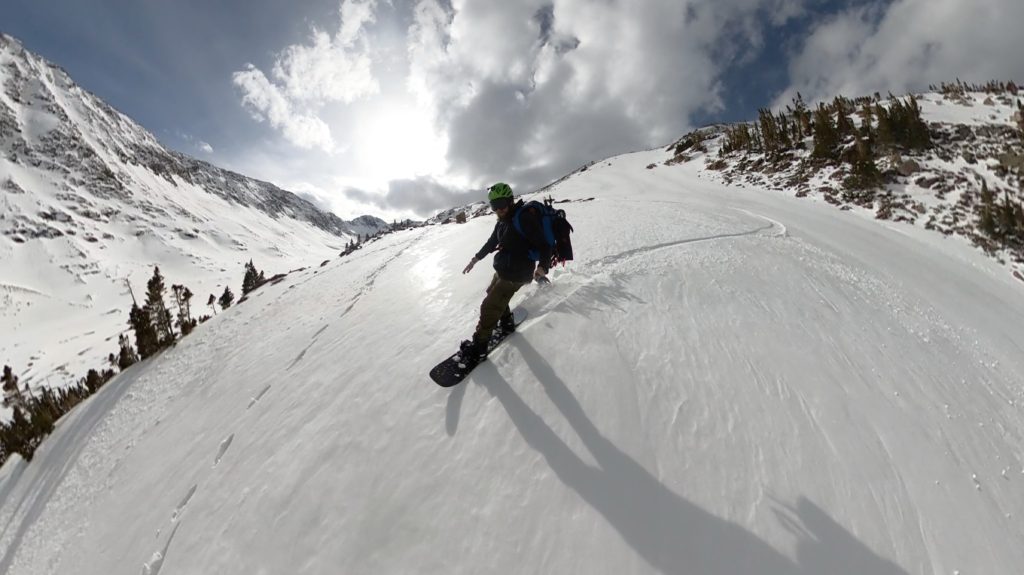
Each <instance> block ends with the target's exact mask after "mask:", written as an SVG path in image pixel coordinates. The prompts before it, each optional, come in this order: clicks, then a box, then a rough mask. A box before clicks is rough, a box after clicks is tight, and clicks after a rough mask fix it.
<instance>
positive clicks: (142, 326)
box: [128, 304, 160, 359]
mask: <svg viewBox="0 0 1024 575" xmlns="http://www.w3.org/2000/svg"><path fill="white" fill-rule="evenodd" d="M128 324H129V325H131V327H132V330H133V331H135V348H136V349H138V351H139V357H140V358H142V359H146V358H148V357H149V356H151V355H153V354H154V353H156V352H157V351H159V350H160V341H159V340H160V338H159V336H158V335H157V331H156V328H155V327H154V326H153V320H152V317H151V316H150V314H149V313H148V312H147V311H146V310H144V309H142V308H140V307H139V306H138V305H137V304H132V310H131V312H129V314H128Z"/></svg>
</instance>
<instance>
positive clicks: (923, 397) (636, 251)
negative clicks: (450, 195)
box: [0, 151, 1024, 575]
mask: <svg viewBox="0 0 1024 575" xmlns="http://www.w3.org/2000/svg"><path fill="white" fill-rule="evenodd" d="M666 158H667V156H666V154H665V153H664V152H662V151H652V152H643V153H637V154H631V155H627V156H622V157H617V158H613V159H611V160H608V161H606V162H601V163H599V164H597V165H595V166H593V167H592V168H590V169H588V170H587V171H585V172H582V173H581V174H578V175H576V176H573V177H572V178H569V179H567V180H565V181H563V182H562V183H560V184H559V185H558V186H557V187H556V188H555V189H554V190H552V193H553V195H554V196H556V197H557V198H558V199H573V200H583V199H585V198H590V197H593V198H594V199H593V200H592V201H575V202H572V203H568V204H564V205H563V207H565V209H566V210H567V211H568V213H569V216H570V220H571V221H572V223H573V224H574V225H575V227H576V234H575V235H574V244H575V246H576V250H577V253H578V259H577V261H576V262H574V263H572V264H571V265H570V266H569V267H567V268H565V269H559V270H556V271H554V272H553V278H554V282H553V284H552V286H550V287H549V288H547V289H539V288H537V287H536V286H530V287H528V288H526V289H524V290H523V292H521V295H518V296H517V298H516V300H515V302H516V303H517V304H518V305H521V306H523V307H525V308H527V309H528V310H529V319H527V321H526V322H525V323H524V324H523V325H522V326H521V328H520V330H519V332H518V333H516V334H515V335H514V336H512V337H511V338H509V339H508V340H507V341H506V343H504V344H502V346H501V347H500V348H499V349H498V350H496V351H495V353H493V354H492V356H491V358H490V360H489V361H488V362H486V363H485V364H483V365H481V366H480V367H478V368H477V369H476V370H475V371H474V372H473V374H472V375H471V376H470V377H469V379H468V380H467V381H466V382H464V383H463V384H461V385H460V386H458V387H456V388H453V389H451V390H445V389H441V388H438V387H436V386H435V385H434V384H433V383H431V382H430V380H429V379H428V378H427V376H426V374H427V372H428V371H429V369H430V367H431V366H432V365H433V364H434V363H436V362H437V361H439V360H440V359H442V358H443V357H444V356H446V355H447V354H448V353H450V352H451V351H452V350H453V349H454V347H455V346H456V345H457V343H458V341H459V340H460V339H462V338H464V337H466V336H467V335H468V334H469V333H470V332H471V331H472V328H473V325H474V323H475V320H476V314H477V306H478V304H479V302H480V299H481V297H482V295H483V288H484V287H485V285H486V283H487V281H488V279H489V272H488V271H487V270H486V269H485V268H484V266H482V265H481V266H477V268H476V269H475V270H474V271H473V272H472V273H471V274H470V275H461V274H460V273H459V272H460V270H461V269H462V268H463V266H464V265H465V264H466V262H467V261H468V260H469V258H470V257H471V255H472V254H473V253H474V252H475V251H476V249H478V248H479V246H480V245H481V244H482V243H483V241H484V240H485V239H486V236H487V234H488V232H489V230H490V226H491V225H492V223H493V220H491V218H479V219H474V220H471V221H470V223H468V224H466V225H447V226H431V227H428V228H423V229H417V230H409V231H404V232H400V233H396V234H392V235H390V236H387V237H385V238H384V239H382V240H380V241H378V242H375V243H373V244H370V245H369V246H368V247H367V248H365V249H364V250H362V251H360V252H357V253H356V254H353V255H352V256H349V257H348V258H344V259H335V260H332V261H331V262H330V263H329V264H328V265H327V266H325V267H323V268H319V267H316V266H315V265H314V266H313V267H311V268H309V269H307V270H305V271H301V272H297V273H292V274H290V275H289V276H288V278H287V279H286V280H285V281H284V282H282V283H279V284H276V285H268V286H264V287H263V288H261V289H260V290H259V291H257V292H255V293H254V294H253V296H252V297H251V298H250V300H249V301H247V302H245V303H243V304H241V305H238V306H236V307H234V308H232V309H230V310H228V311H227V312H225V313H221V314H220V315H218V316H217V317H215V318H214V319H212V320H211V321H209V322H207V323H205V324H203V325H201V326H200V327H199V328H198V329H197V330H196V332H195V333H194V334H192V335H191V336H189V337H187V338H185V339H183V340H182V341H181V342H180V343H179V344H178V345H177V346H176V347H175V348H173V349H169V350H167V351H166V352H164V353H163V354H162V355H160V356H159V357H157V358H155V359H153V360H151V361H148V362H146V363H144V364H140V365H137V366H134V367H132V368H130V369H129V370H128V371H126V372H125V373H123V374H121V375H119V376H118V377H117V378H115V379H114V380H112V381H111V382H110V383H109V384H108V385H107V386H106V387H105V388H104V389H103V390H102V391H101V392H100V393H99V394H98V395H97V396H95V397H93V398H91V399H90V400H89V401H88V402H87V403H86V404H84V405H82V406H80V407H79V408H78V409H76V410H75V411H74V412H72V413H71V414H70V415H69V416H67V417H66V418H65V419H64V420H62V421H61V422H60V424H59V426H58V429H57V430H56V432H55V433H54V434H53V435H52V436H51V437H50V438H49V439H48V440H47V441H46V442H45V443H44V444H43V446H42V447H41V448H40V450H39V451H38V452H37V454H36V458H35V459H34V460H33V461H32V463H31V464H25V463H24V462H23V461H21V460H19V459H17V458H15V459H14V460H12V461H11V462H9V463H8V465H6V466H5V467H4V468H3V472H2V476H0V501H2V505H0V572H4V573H9V574H11V575H23V574H25V575H27V574H44V573H46V574H49V573H74V574H82V575H89V574H103V575H106V574H108V573H139V572H142V573H148V574H150V575H153V574H156V573H160V574H161V575H173V574H185V573H218V574H231V573H238V574H250V573H253V574H254V573H411V572H416V573H507V572H509V573H653V572H663V573H684V574H737V573H751V574H758V575H766V574H778V575H781V574H808V575H810V574H822V573H830V574H846V575H855V574H856V575H860V574H865V573H872V574H903V573H908V574H909V573H913V574H917V573H937V574H938V573H941V574H951V573H956V572H959V573H962V574H964V575H967V574H975V573H985V574H1008V575H1009V574H1013V573H1019V572H1020V570H1021V566H1022V565H1024V546H1021V545H1020V542H1021V541H1024V447H1022V445H1024V409H1022V407H1024V382H1022V374H1024V329H1022V327H1021V326H1022V325H1024V323H1022V318H1024V299H1022V297H1021V295H1022V284H1020V283H1019V282H1016V280H1014V279H1013V278H1011V277H1010V276H1008V274H1006V273H1005V270H1004V268H1001V267H1000V266H998V265H997V264H995V263H993V262H991V261H989V260H987V259H986V258H985V256H984V255H983V254H981V253H980V252H978V251H976V250H974V249H972V248H969V247H968V246H966V245H964V244H962V243H960V242H949V241H943V240H942V238H941V236H939V235H938V234H933V233H929V232H925V231H923V230H919V229H917V228H913V227H910V226H898V225H895V224H882V223H879V222H875V221H873V220H870V219H867V218H863V217H860V216H858V215H856V214H853V213H848V212H840V211H838V210H835V209H834V208H832V207H830V206H827V205H825V204H823V203H818V202H811V201H806V200H798V199H793V198H791V197H787V194H776V193H770V192H764V191H755V190H738V189H734V188H728V187H726V186H723V185H721V184H717V183H713V182H710V181H708V180H707V179H704V178H702V177H701V174H702V172H701V171H700V168H699V167H697V165H696V164H699V162H693V163H690V164H684V165H682V166H677V167H672V168H668V167H659V168H657V169H653V170H648V169H645V166H647V165H648V164H650V163H652V162H661V161H663V160H665V159H666ZM310 263H311V264H315V263H316V262H310Z"/></svg>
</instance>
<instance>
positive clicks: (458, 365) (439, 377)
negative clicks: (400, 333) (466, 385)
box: [430, 308, 526, 387]
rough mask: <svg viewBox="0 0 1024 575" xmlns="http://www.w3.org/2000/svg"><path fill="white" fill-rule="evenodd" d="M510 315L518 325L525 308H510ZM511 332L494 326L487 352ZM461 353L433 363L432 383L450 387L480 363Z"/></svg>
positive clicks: (517, 325)
mask: <svg viewBox="0 0 1024 575" xmlns="http://www.w3.org/2000/svg"><path fill="white" fill-rule="evenodd" d="M512 317H513V319H514V320H515V324H516V327H519V324H521V323H523V320H525V319H526V310H525V309H522V308H516V309H514V310H512ZM513 333H515V332H514V331H504V330H502V329H501V328H500V327H496V328H494V332H493V333H492V334H491V339H489V340H488V341H487V353H488V354H490V353H491V352H492V351H494V348H496V347H498V344H500V343H501V342H503V341H505V338H507V337H508V336H509V335H512V334H513ZM461 355H462V354H461V352H459V351H457V352H455V353H453V354H452V355H450V356H448V359H446V360H444V361H442V362H441V363H439V364H437V365H435V366H434V369H432V370H430V379H432V380H434V383H436V384H437V385H440V386H441V387H452V386H453V385H458V384H459V383H460V382H462V380H463V379H466V376H467V375H469V372H471V371H473V368H475V367H476V366H477V365H480V360H476V359H463V358H462V357H461Z"/></svg>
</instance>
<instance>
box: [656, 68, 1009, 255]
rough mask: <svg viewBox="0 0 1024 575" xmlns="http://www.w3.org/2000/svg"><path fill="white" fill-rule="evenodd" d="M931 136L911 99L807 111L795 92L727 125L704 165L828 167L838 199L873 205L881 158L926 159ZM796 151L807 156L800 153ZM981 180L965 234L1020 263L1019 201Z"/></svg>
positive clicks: (989, 86)
mask: <svg viewBox="0 0 1024 575" xmlns="http://www.w3.org/2000/svg"><path fill="white" fill-rule="evenodd" d="M932 90H933V91H936V92H939V93H941V94H942V95H943V96H944V97H945V98H950V99H957V100H959V99H966V97H967V95H968V94H969V93H971V92H975V93H977V92H981V93H988V94H1002V95H1010V96H1011V97H1015V96H1017V94H1018V93H1019V90H1020V88H1019V87H1018V86H1017V85H1016V84H1015V83H1014V82H999V81H992V82H988V83H986V84H982V85H977V84H967V83H964V82H961V81H960V80H957V81H956V82H955V83H951V84H947V83H943V84H941V86H939V87H932ZM1016 107H1017V114H1018V116H1017V125H1016V126H1015V131H1016V132H1017V135H1018V137H1017V138H1016V140H1017V141H1018V142H1022V143H1024V104H1022V103H1021V101H1020V100H1017V101H1016ZM931 130H932V128H931V127H930V126H929V125H928V124H927V123H926V122H925V121H924V119H923V118H922V114H921V106H920V104H919V103H918V100H917V98H915V97H914V96H913V95H910V96H907V97H905V98H897V97H895V96H893V95H892V94H889V96H888V98H886V99H885V100H883V99H882V97H881V96H880V95H879V94H878V93H876V94H874V95H873V96H868V97H862V98H857V99H850V98H846V97H843V96H837V97H836V98H834V99H833V100H832V101H831V102H823V103H819V104H818V105H817V106H816V107H814V108H813V109H812V108H810V107H808V106H807V105H806V104H805V103H804V101H803V99H802V97H801V96H800V94H797V96H796V97H795V98H794V99H793V100H792V103H791V104H790V105H788V106H786V109H785V110H784V111H779V112H772V111H771V110H769V109H765V108H762V109H760V110H759V111H758V119H757V121H755V122H748V123H742V124H734V125H731V126H728V127H725V128H724V130H723V131H722V133H723V135H722V144H721V146H720V148H719V158H718V159H717V160H713V161H712V160H709V163H708V166H709V167H710V168H712V169H723V168H725V167H726V166H727V165H728V164H727V163H726V162H725V158H726V157H729V156H730V155H737V154H739V155H747V154H757V155H759V157H760V158H763V162H761V163H760V165H762V166H765V167H764V171H781V170H782V169H784V168H785V167H786V166H788V165H798V166H799V167H800V170H799V172H802V173H808V172H812V171H814V170H820V169H822V168H824V167H828V166H832V167H838V168H843V169H844V172H845V173H844V175H843V177H842V189H841V190H839V191H840V197H841V198H842V200H843V201H846V202H851V203H855V204H858V205H862V206H866V207H870V206H871V205H873V204H874V202H875V201H876V200H877V199H879V197H878V196H877V194H876V192H877V191H879V190H881V189H883V188H884V185H885V184H886V183H887V181H895V180H893V176H894V174H895V170H889V171H888V172H887V173H883V171H882V170H881V169H880V168H879V165H878V160H879V159H880V158H885V157H888V158H890V159H892V160H893V161H892V162H890V165H899V162H900V161H901V160H900V158H902V157H904V156H914V155H923V154H925V153H927V152H928V151H929V150H931V149H932V148H933V147H934V143H933V140H934V136H933V134H932V131H931ZM706 138H707V135H706V134H704V133H703V132H701V131H697V132H694V133H692V134H690V135H688V136H687V137H685V138H684V139H682V140H680V142H678V143H677V144H676V149H675V152H676V154H681V153H682V152H683V151H685V150H687V149H689V148H693V149H702V148H703V147H704V146H703V143H704V140H705V139H706ZM1011 143H1012V142H1011ZM1008 145H1009V144H1008ZM705 151H706V149H705ZM798 151H803V152H804V153H802V154H798V153H797V152H798ZM808 152H809V153H808ZM1008 154H1009V157H1012V158H1016V162H1017V163H1018V164H1021V166H1024V154H1021V153H1019V152H1018V153H1012V152H1010V151H1008ZM670 161H671V160H670ZM1021 166H1018V167H1016V168H1009V169H1012V170H1015V171H1016V172H1017V178H1018V179H1019V180H1020V181H1022V182H1024V173H1022V172H1024V167H1021ZM979 179H980V181H981V191H980V192H967V193H965V194H964V197H963V199H962V203H964V204H965V207H967V208H968V209H970V210H973V213H974V224H975V225H974V226H973V229H972V230H971V232H970V233H969V234H968V236H969V237H970V239H971V240H972V241H973V242H974V243H975V245H978V246H980V247H981V248H982V249H984V250H985V251H986V252H989V253H993V252H995V251H996V250H998V249H1005V250H1008V251H1009V252H1010V253H1011V254H1012V255H1013V256H1014V257H1015V258H1016V259H1018V260H1019V261H1024V201H1022V198H1021V195H1020V194H1013V193H1011V192H1010V191H1009V190H1005V189H1004V190H1003V191H1002V193H997V192H992V191H990V190H989V188H988V182H986V181H985V178H984V177H980V176H979ZM1022 189H1024V188H1022ZM881 200H882V203H883V204H884V203H885V201H886V198H885V197H884V196H883V197H881ZM883 208H884V206H883ZM884 211H885V210H884V209H882V210H880V213H883V212H884ZM880 217H883V216H880Z"/></svg>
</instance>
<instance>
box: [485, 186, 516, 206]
mask: <svg viewBox="0 0 1024 575" xmlns="http://www.w3.org/2000/svg"><path fill="white" fill-rule="evenodd" d="M502 199H507V200H511V199H512V188H511V187H509V185H508V184H506V183H504V182H498V183H497V184H494V185H493V186H491V187H489V188H487V201H488V202H493V201H494V200H502Z"/></svg>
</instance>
